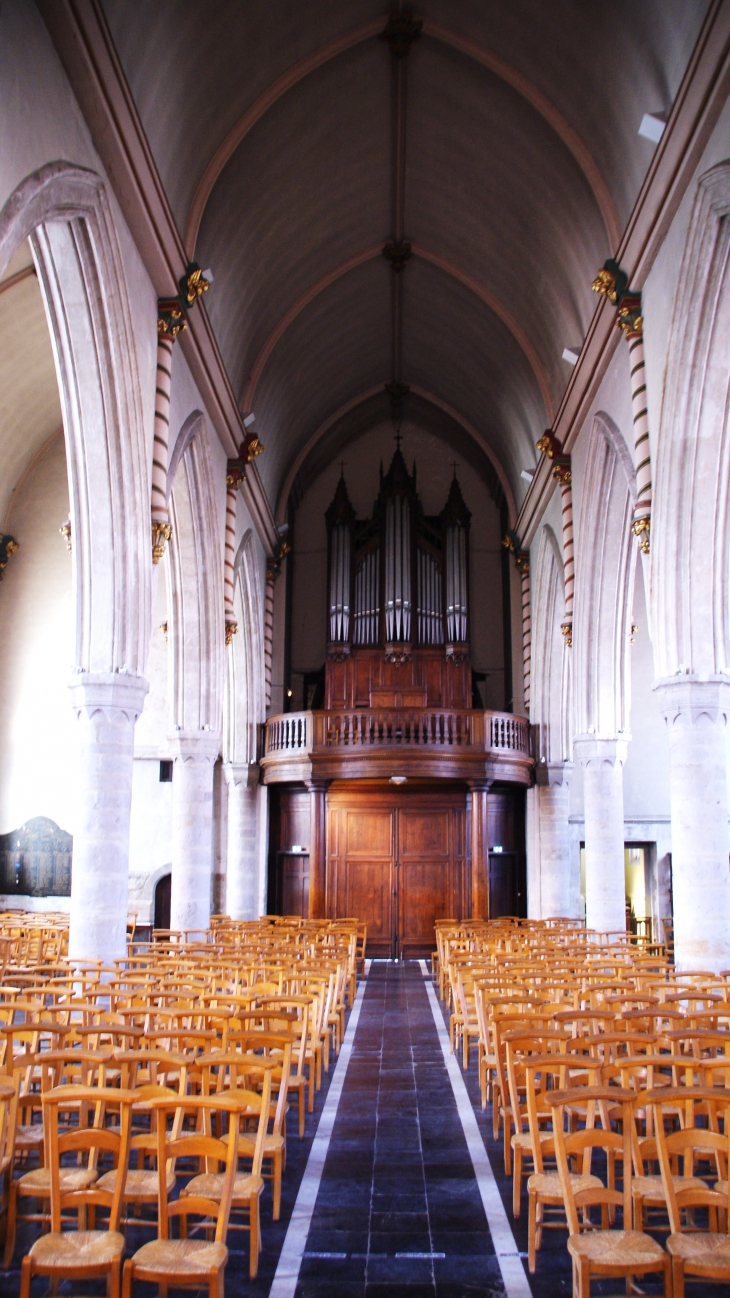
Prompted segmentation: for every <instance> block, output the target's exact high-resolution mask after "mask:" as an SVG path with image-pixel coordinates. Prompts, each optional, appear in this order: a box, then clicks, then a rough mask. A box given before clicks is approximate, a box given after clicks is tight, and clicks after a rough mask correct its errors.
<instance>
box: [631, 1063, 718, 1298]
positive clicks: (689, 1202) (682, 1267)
mask: <svg viewBox="0 0 730 1298" xmlns="http://www.w3.org/2000/svg"><path fill="white" fill-rule="evenodd" d="M646 1101H647V1103H648V1104H652V1105H654V1106H655V1111H656V1124H655V1125H656V1138H657V1145H658V1147H659V1162H660V1165H661V1170H662V1181H663V1183H664V1194H665V1197H666V1203H667V1211H668V1213H669V1223H670V1227H671V1232H672V1233H671V1234H670V1236H669V1238H668V1240H667V1252H668V1254H669V1256H670V1257H671V1264H672V1284H673V1293H674V1298H684V1282H685V1278H686V1277H688V1276H689V1277H691V1278H692V1279H695V1280H700V1279H701V1280H705V1281H707V1280H710V1281H719V1282H722V1283H724V1284H728V1283H730V1234H728V1221H729V1219H730V1214H729V1213H728V1184H727V1180H726V1179H722V1180H721V1179H720V1177H719V1176H717V1173H718V1172H722V1170H723V1169H724V1171H725V1177H727V1167H728V1162H729V1161H730V1158H729V1155H730V1094H723V1092H722V1091H720V1090H719V1088H715V1087H713V1088H709V1087H692V1088H689V1087H677V1088H673V1089H671V1090H669V1089H662V1090H660V1091H649V1092H648V1093H647V1095H646ZM678 1103H679V1104H684V1105H685V1106H686V1108H687V1114H686V1123H685V1126H684V1127H682V1128H681V1129H680V1130H679V1131H673V1132H667V1131H666V1129H665V1117H664V1113H665V1108H666V1106H667V1105H670V1106H673V1105H676V1104H678ZM698 1103H705V1104H709V1105H713V1106H716V1108H723V1109H724V1110H725V1115H724V1116H725V1132H724V1134H723V1135H720V1133H719V1131H718V1130H715V1131H712V1130H708V1128H707V1127H696V1126H695V1125H694V1117H695V1114H694V1106H695V1105H696V1104H698ZM715 1125H717V1124H716V1123H715ZM708 1158H709V1160H710V1161H711V1163H712V1164H714V1167H715V1176H717V1180H716V1182H715V1185H714V1187H713V1188H711V1187H710V1186H709V1185H707V1183H706V1182H705V1181H704V1180H701V1181H700V1185H699V1186H698V1185H697V1184H696V1183H695V1179H694V1178H693V1176H692V1173H693V1172H694V1171H695V1170H696V1168H695V1164H696V1161H697V1160H698V1159H700V1160H702V1161H707V1160H708ZM679 1159H681V1160H682V1162H683V1168H684V1173H685V1177H686V1178H687V1183H686V1184H684V1185H683V1184H680V1185H678V1184H677V1179H676V1177H675V1175H674V1168H673V1163H674V1162H675V1160H679ZM688 1174H689V1175H688ZM713 1179H714V1178H713ZM696 1208H706V1209H707V1211H708V1216H709V1222H710V1227H711V1229H710V1230H705V1231H700V1230H697V1229H696V1227H695V1223H694V1210H695V1209H696ZM688 1211H689V1212H690V1213H691V1214H692V1218H693V1219H692V1221H691V1222H690V1223H689V1224H690V1229H687V1228H685V1226H684V1223H683V1220H682V1218H683V1214H684V1213H686V1212H688ZM718 1213H719V1214H722V1216H723V1217H724V1220H725V1230H724V1231H718V1229H717V1225H718V1222H717V1217H718ZM692 1227H695V1228H692Z"/></svg>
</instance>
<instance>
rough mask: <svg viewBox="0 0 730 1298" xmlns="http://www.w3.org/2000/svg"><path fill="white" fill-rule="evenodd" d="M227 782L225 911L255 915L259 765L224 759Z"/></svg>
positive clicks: (233, 914) (247, 916) (234, 916)
mask: <svg viewBox="0 0 730 1298" xmlns="http://www.w3.org/2000/svg"><path fill="white" fill-rule="evenodd" d="M223 774H224V775H225V778H226V784H227V785H228V865H227V869H226V907H225V909H226V914H227V915H230V917H231V919H257V918H258V906H257V901H256V864H257V862H256V830H257V821H258V787H257V786H258V778H259V768H258V766H257V765H256V763H255V762H251V763H250V764H249V763H248V762H226V764H225V766H224V767H223Z"/></svg>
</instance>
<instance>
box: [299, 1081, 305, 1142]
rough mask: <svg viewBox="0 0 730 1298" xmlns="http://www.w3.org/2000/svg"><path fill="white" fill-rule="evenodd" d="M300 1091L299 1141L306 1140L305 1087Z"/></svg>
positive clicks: (300, 1088) (301, 1087)
mask: <svg viewBox="0 0 730 1298" xmlns="http://www.w3.org/2000/svg"><path fill="white" fill-rule="evenodd" d="M298 1091H299V1139H300V1140H303V1139H304V1087H303V1086H300V1087H299V1088H298Z"/></svg>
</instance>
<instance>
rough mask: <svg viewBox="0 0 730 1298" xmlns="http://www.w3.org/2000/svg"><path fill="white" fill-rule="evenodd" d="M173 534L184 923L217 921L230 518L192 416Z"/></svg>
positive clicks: (179, 904) (174, 701)
mask: <svg viewBox="0 0 730 1298" xmlns="http://www.w3.org/2000/svg"><path fill="white" fill-rule="evenodd" d="M172 470H173V473H172V476H171V479H170V521H171V523H172V540H171V542H170V545H169V547H168V558H167V566H166V571H167V575H168V580H169V583H170V587H169V599H168V606H169V608H170V621H171V632H172V637H171V650H172V652H171V663H172V673H171V676H172V679H171V689H170V706H171V714H172V715H171V720H172V730H173V743H172V751H173V753H174V756H175V770H174V774H173V782H172V807H173V814H172V902H171V916H170V922H171V926H172V928H174V929H179V930H190V929H194V930H201V929H205V928H207V926H208V923H209V921H210V909H211V884H212V874H213V770H214V766H215V762H216V759H217V757H218V754H219V751H220V739H221V721H222V701H223V647H224V634H223V626H224V622H223V583H222V580H221V566H222V559H221V537H220V520H219V516H218V510H217V508H216V496H215V486H214V481H213V466H212V458H211V453H210V446H209V442H208V431H207V425H206V422H205V420H204V418H203V416H202V414H201V413H200V412H199V411H195V412H193V414H191V415H190V416H189V417H188V419H187V420H186V421H185V424H184V425H183V428H182V429H181V432H180V435H179V437H178V439H177V443H176V446H175V449H174V451H173V461H172Z"/></svg>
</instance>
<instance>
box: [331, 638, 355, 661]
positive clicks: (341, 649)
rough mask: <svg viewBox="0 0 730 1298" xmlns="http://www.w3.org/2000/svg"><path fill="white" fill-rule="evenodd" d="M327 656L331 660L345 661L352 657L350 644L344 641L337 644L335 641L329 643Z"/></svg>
mask: <svg viewBox="0 0 730 1298" xmlns="http://www.w3.org/2000/svg"><path fill="white" fill-rule="evenodd" d="M327 657H328V658H329V660H330V662H333V663H343V662H345V661H346V659H348V658H349V657H350V645H349V644H347V643H345V642H343V643H342V644H335V643H334V642H332V643H330V644H328V645H327Z"/></svg>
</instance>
